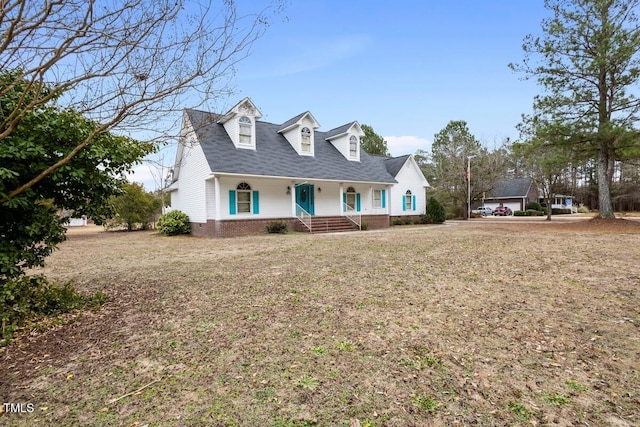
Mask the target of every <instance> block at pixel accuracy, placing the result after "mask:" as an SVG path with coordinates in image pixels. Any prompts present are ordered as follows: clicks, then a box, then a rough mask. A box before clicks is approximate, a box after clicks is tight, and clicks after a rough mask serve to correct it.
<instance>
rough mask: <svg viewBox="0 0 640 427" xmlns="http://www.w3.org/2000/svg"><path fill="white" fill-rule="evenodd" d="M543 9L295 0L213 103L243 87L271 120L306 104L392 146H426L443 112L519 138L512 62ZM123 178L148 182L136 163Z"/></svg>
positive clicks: (326, 126) (502, 1)
mask: <svg viewBox="0 0 640 427" xmlns="http://www.w3.org/2000/svg"><path fill="white" fill-rule="evenodd" d="M249 5H251V6H249ZM242 7H243V8H245V7H249V8H250V7H254V5H253V2H250V3H248V4H244V5H242ZM255 7H259V6H258V5H257V3H256V6H255ZM546 16H548V12H547V11H546V10H545V9H544V7H543V2H542V0H536V1H534V0H525V1H514V0H483V1H477V0H475V1H470V0H462V1H456V2H436V1H424V0H422V1H414V0H410V1H402V0H400V1H395V2H393V1H385V2H382V1H380V2H378V1H366V2H365V1H359V0H358V1H348V0H347V1H345V0H338V1H334V0H330V1H329V0H325V1H322V0H299V1H293V0H292V1H289V2H287V3H286V9H285V11H284V13H283V14H281V15H278V16H276V17H275V18H274V19H273V21H272V23H271V26H270V27H269V28H268V30H267V32H266V33H265V35H264V36H263V37H261V38H260V39H259V40H258V41H257V42H256V43H255V44H254V46H253V48H252V53H251V55H250V56H249V57H248V58H247V59H245V60H244V61H243V62H241V63H240V64H239V65H238V67H237V74H236V76H235V78H234V80H233V81H232V86H233V88H234V90H235V93H234V94H233V95H232V96H231V97H230V98H229V99H226V100H220V101H218V102H217V104H219V105H221V106H222V107H223V108H225V107H231V106H233V105H234V104H235V103H237V102H238V101H240V100H241V99H242V98H244V97H245V96H248V97H250V98H251V99H252V100H253V102H254V103H255V104H256V105H257V107H258V108H259V109H260V111H261V112H262V114H263V117H262V120H264V121H269V122H273V123H282V122H285V121H286V120H288V119H290V118H292V117H294V116H296V115H297V114H299V113H301V112H304V111H307V110H308V111H311V113H312V114H313V115H314V117H315V118H316V119H317V120H318V122H319V123H320V125H321V127H320V129H321V130H324V131H327V130H330V129H332V128H335V127H338V126H340V125H342V124H345V123H347V122H351V121H353V120H357V121H358V122H359V123H361V124H368V125H371V126H372V127H373V128H374V130H375V131H376V133H378V134H380V135H382V136H383V137H385V139H386V140H387V143H388V147H389V150H390V152H391V154H392V155H402V154H407V153H415V151H416V150H418V149H425V150H430V143H431V141H432V140H433V136H434V134H436V133H437V132H439V131H440V130H441V129H443V128H444V127H445V126H446V125H447V123H448V122H449V121H451V120H465V121H466V122H467V123H468V126H469V129H470V130H471V132H472V133H473V134H474V135H475V136H476V137H477V138H478V139H479V140H480V141H481V142H483V143H484V144H485V145H487V146H488V147H489V148H494V147H496V146H499V145H500V144H501V143H502V141H503V140H504V139H505V138H507V137H509V138H511V139H517V137H518V132H517V130H516V129H515V126H516V125H517V124H518V123H519V121H520V117H521V114H522V113H528V112H530V111H531V105H532V102H533V97H534V96H535V94H536V93H538V92H539V88H538V87H537V85H536V84H535V82H533V81H523V80H522V79H521V78H522V77H523V76H521V75H517V74H514V73H513V72H512V71H511V70H510V69H509V68H508V64H509V63H510V62H520V61H521V60H522V58H523V52H522V47H521V46H522V41H523V38H524V37H525V36H526V35H527V34H530V33H532V34H537V33H539V31H540V23H541V21H542V19H543V18H544V17H546ZM185 107H189V106H188V105H185ZM168 157H169V155H168ZM131 179H133V180H136V181H138V182H140V181H142V182H144V183H145V185H146V186H147V188H150V189H153V188H154V186H153V184H149V183H147V178H146V177H145V171H144V168H140V169H139V171H138V173H136V174H135V175H134V176H132V177H131Z"/></svg>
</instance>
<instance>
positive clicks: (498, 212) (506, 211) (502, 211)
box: [493, 207, 513, 216]
mask: <svg viewBox="0 0 640 427" xmlns="http://www.w3.org/2000/svg"><path fill="white" fill-rule="evenodd" d="M493 215H494V216H507V215H513V212H512V211H511V209H510V208H507V207H501V208H495V209H494V210H493Z"/></svg>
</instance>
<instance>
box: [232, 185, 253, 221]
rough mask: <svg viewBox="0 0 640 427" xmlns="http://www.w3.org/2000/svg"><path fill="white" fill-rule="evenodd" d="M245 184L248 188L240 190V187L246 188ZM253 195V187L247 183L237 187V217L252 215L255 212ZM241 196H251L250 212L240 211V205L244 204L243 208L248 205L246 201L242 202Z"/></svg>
mask: <svg viewBox="0 0 640 427" xmlns="http://www.w3.org/2000/svg"><path fill="white" fill-rule="evenodd" d="M243 184H244V185H246V186H247V187H248V188H240V187H244V185H243ZM251 193H252V191H251V186H250V185H249V184H247V183H246V182H241V183H240V184H238V186H237V187H236V214H237V215H250V214H251V213H252V212H253V200H252V199H253V196H252V194H251ZM240 194H248V196H249V210H248V211H246V212H244V211H241V210H240V204H242V205H243V206H244V205H246V204H247V202H246V201H243V202H240Z"/></svg>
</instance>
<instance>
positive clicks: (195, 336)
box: [0, 220, 640, 426]
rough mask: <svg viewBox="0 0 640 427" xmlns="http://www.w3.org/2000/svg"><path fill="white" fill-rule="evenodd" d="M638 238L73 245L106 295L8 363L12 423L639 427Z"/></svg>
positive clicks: (608, 229)
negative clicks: (26, 408) (14, 405)
mask: <svg viewBox="0 0 640 427" xmlns="http://www.w3.org/2000/svg"><path fill="white" fill-rule="evenodd" d="M625 221H628V222H629V223H632V221H631V220H625ZM639 228H640V227H638V226H637V225H636V223H635V222H634V223H633V224H628V223H627V222H624V223H623V222H617V221H616V222H613V223H607V224H606V225H605V224H600V223H599V222H597V221H588V222H587V221H585V222H577V221H573V222H567V223H560V222H558V223H553V224H548V223H542V222H541V223H534V222H527V223H482V222H473V221H471V222H469V223H468V224H460V223H458V224H450V225H444V226H433V227H418V228H399V229H394V230H392V231H389V232H362V233H353V234H344V235H324V236H323V235H320V236H308V235H304V234H290V235H284V236H256V237H247V238H235V239H198V238H190V237H176V238H167V237H162V236H159V235H158V234H156V233H153V232H136V233H96V234H94V235H93V236H91V235H86V234H85V235H83V236H82V237H79V238H74V237H75V236H71V237H70V239H69V240H68V241H67V242H65V243H64V244H63V245H62V246H61V249H60V250H59V251H58V252H56V253H55V254H54V256H53V257H52V258H51V259H50V261H49V263H48V266H47V268H46V269H45V273H46V274H47V275H48V276H50V277H52V278H60V279H62V280H69V279H72V280H74V281H75V282H76V284H77V286H78V287H79V288H80V289H81V290H87V291H96V290H102V291H104V292H106V293H107V294H108V295H109V296H110V298H111V299H110V302H109V303H107V304H106V305H105V306H104V307H103V308H102V309H101V310H100V311H98V312H90V313H79V314H76V315H72V316H67V317H65V318H64V319H63V320H62V321H61V322H60V324H58V325H57V326H55V327H52V328H50V329H48V330H45V331H36V330H33V331H25V333H24V334H22V335H21V336H20V337H19V338H18V339H17V340H16V342H15V343H14V344H12V345H11V346H10V347H8V348H5V349H4V350H2V352H0V396H3V399H4V401H5V402H30V403H33V404H34V405H35V412H33V413H30V414H4V416H2V417H1V418H0V422H9V423H10V424H12V425H34V424H35V425H79V424H83V425H84V424H87V425H144V424H147V423H148V424H149V425H203V426H204V425H242V426H244V425H272V426H305V425H306V426H309V425H322V426H324V425H336V426H340V425H350V424H353V423H356V421H355V420H358V422H359V423H360V425H362V426H364V425H369V426H412V425H415V426H423V425H483V426H486V425H567V426H569V425H619V426H631V425H638V424H639V423H640V410H639V409H638V408H639V407H640V368H639V365H638V360H639V359H640V338H639V337H640V333H639V332H640V331H639V326H640V296H639V287H640V267H639V266H638V259H640V245H639V243H640V232H639V231H638V229H639ZM136 391H137V392H136ZM132 392H133V393H132Z"/></svg>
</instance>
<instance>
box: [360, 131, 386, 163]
mask: <svg viewBox="0 0 640 427" xmlns="http://www.w3.org/2000/svg"><path fill="white" fill-rule="evenodd" d="M361 127H362V131H363V132H364V136H363V137H362V139H361V141H360V146H361V147H362V149H363V150H364V151H366V152H367V153H369V154H377V155H379V156H390V154H389V149H388V148H387V141H385V140H384V138H383V137H382V136H380V135H378V134H377V133H375V131H374V130H373V128H372V127H371V126H369V125H362V126H361Z"/></svg>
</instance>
